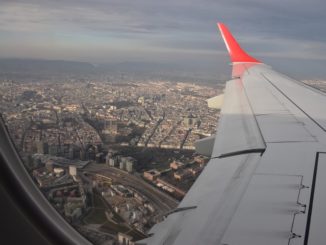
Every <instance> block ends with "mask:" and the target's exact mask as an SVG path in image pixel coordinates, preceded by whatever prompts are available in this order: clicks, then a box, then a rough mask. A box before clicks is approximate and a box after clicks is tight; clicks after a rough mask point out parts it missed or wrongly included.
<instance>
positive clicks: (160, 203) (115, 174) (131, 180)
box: [83, 163, 178, 214]
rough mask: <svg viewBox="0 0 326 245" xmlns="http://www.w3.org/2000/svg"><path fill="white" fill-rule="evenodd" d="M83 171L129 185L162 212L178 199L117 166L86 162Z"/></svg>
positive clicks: (172, 207)
mask: <svg viewBox="0 0 326 245" xmlns="http://www.w3.org/2000/svg"><path fill="white" fill-rule="evenodd" d="M83 171H84V172H89V173H96V174H101V175H103V176H106V177H109V178H111V179H112V180H113V181H116V182H119V183H121V184H122V185H125V186H130V187H132V188H134V189H135V190H137V191H138V192H139V193H141V194H142V195H144V196H145V197H147V198H148V199H149V201H151V202H152V203H153V204H154V205H155V206H157V207H158V208H159V211H161V212H162V214H164V213H166V212H168V211H171V210H172V209H175V208H176V207H177V206H178V201H177V200H175V199H174V198H172V197H170V196H169V195H167V194H166V193H164V192H162V191H160V190H158V189H157V188H155V187H153V186H151V185H150V184H148V183H147V182H145V181H144V180H143V179H142V178H140V177H138V176H135V175H132V174H129V173H127V172H124V171H122V170H120V169H117V168H112V167H108V166H106V165H104V164H95V163H91V164H88V165H87V166H86V167H85V168H84V169H83Z"/></svg>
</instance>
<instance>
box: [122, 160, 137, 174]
mask: <svg viewBox="0 0 326 245" xmlns="http://www.w3.org/2000/svg"><path fill="white" fill-rule="evenodd" d="M135 163H136V159H135V158H133V157H121V158H120V162H119V168H120V169H122V170H126V171H128V172H129V173H130V172H132V171H133V170H134V165H135Z"/></svg>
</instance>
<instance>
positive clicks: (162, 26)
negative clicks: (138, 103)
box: [0, 0, 326, 79]
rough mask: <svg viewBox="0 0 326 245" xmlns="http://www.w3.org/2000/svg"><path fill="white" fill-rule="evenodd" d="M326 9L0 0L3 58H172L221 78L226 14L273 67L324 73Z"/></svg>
mask: <svg viewBox="0 0 326 245" xmlns="http://www.w3.org/2000/svg"><path fill="white" fill-rule="evenodd" d="M324 10H325V3H324V2H323V1H319V0H314V1H310V2H309V3H308V2H306V1H299V2H298V1H293V0H287V1H279V0H277V1H270V2H266V1H265V2H263V3H262V2H261V1H256V0H253V1H211V0H206V1H201V2H200V3H199V2H197V1H184V0H182V1H177V2H175V1H164V2H149V1H143V0H142V1H137V2H136V1H129V0H127V1H102V0H95V1H73V0H69V1H55V2H53V1H37V0H28V1H1V10H0V13H1V14H0V36H1V40H0V58H34V59H35V58H36V59H50V60H52V59H55V60H58V59H59V60H73V61H86V62H91V63H93V64H101V63H111V64H112V63H120V62H126V61H127V62H143V63H142V64H143V65H146V64H148V63H158V64H162V65H164V64H170V65H171V64H172V65H174V66H175V68H182V69H185V70H193V69H196V71H197V72H199V73H200V72H203V73H210V74H212V75H214V76H216V77H221V76H222V75H223V74H224V75H228V74H229V67H228V65H227V62H226V61H227V60H228V58H227V54H226V51H225V49H224V46H223V45H224V44H223V42H222V40H221V38H220V36H219V35H218V34H217V29H216V22H217V21H222V22H225V23H227V24H228V26H229V27H230V29H231V30H232V31H233V32H234V33H237V37H239V38H238V39H239V41H241V44H242V46H243V47H244V48H245V49H246V50H248V51H249V52H250V53H252V54H253V55H254V56H255V57H257V58H259V59H261V60H263V61H265V62H266V63H268V64H270V65H272V66H273V67H274V68H275V69H278V70H280V71H285V70H286V71H287V73H288V74H289V75H294V76H295V77H297V78H300V79H301V78H302V79H305V78H312V79H313V78H323V77H324V76H325V75H326V72H325V69H324V66H325V64H326V59H325V50H326V45H325V43H324V41H325V38H326V35H325V34H324V33H323V32H322V31H321V30H323V29H324V26H323V23H325V21H326V17H325V15H324ZM308 20H309V21H308ZM302 67H305V69H304V70H303V69H301V68H302ZM301 70H302V71H301Z"/></svg>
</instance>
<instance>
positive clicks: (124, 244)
mask: <svg viewBox="0 0 326 245" xmlns="http://www.w3.org/2000/svg"><path fill="white" fill-rule="evenodd" d="M118 242H119V245H134V244H135V243H134V242H133V237H132V236H130V235H127V234H124V233H121V232H119V233H118Z"/></svg>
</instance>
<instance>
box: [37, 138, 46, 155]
mask: <svg viewBox="0 0 326 245" xmlns="http://www.w3.org/2000/svg"><path fill="white" fill-rule="evenodd" d="M36 149H37V153H39V154H48V153H49V145H48V143H45V142H43V141H42V140H41V141H38V142H36Z"/></svg>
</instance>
